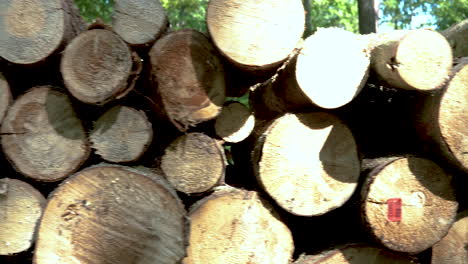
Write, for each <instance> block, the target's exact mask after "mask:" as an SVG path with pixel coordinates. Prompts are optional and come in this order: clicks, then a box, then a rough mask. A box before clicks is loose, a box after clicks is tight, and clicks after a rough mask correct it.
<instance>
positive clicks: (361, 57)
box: [282, 28, 370, 108]
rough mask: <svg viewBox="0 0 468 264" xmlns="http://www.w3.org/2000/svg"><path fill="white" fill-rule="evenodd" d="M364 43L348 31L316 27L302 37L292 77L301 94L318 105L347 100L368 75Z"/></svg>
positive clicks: (358, 90) (332, 104) (364, 41)
mask: <svg viewBox="0 0 468 264" xmlns="http://www.w3.org/2000/svg"><path fill="white" fill-rule="evenodd" d="M367 44H368V43H367V41H366V40H365V39H364V38H361V37H360V36H359V35H356V34H354V33H351V32H349V31H346V30H343V29H339V28H319V29H318V30H317V31H316V32H315V33H314V34H313V35H312V36H310V37H308V38H307V39H306V40H305V42H304V45H303V47H302V49H301V51H300V52H299V54H298V58H297V63H296V69H295V77H296V79H297V83H298V85H299V87H300V89H301V91H302V92H303V94H304V95H305V96H307V97H308V99H310V100H311V101H312V102H313V103H314V104H316V105H317V106H320V107H322V108H338V107H341V106H343V105H345V104H347V103H349V102H350V101H351V100H352V99H353V98H354V97H355V96H356V95H357V94H358V93H359V92H360V91H361V89H362V87H363V86H364V84H365V83H366V81H367V77H368V75H369V64H370V54H369V53H368V51H367ZM282 88H283V89H287V87H282Z"/></svg>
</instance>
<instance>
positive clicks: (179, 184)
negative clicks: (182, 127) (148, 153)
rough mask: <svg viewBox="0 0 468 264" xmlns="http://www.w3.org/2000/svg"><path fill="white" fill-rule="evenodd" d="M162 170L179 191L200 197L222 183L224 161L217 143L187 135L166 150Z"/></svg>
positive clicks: (209, 139) (200, 136)
mask: <svg viewBox="0 0 468 264" xmlns="http://www.w3.org/2000/svg"><path fill="white" fill-rule="evenodd" d="M161 169H162V170H163V171H164V174H165V176H166V178H167V180H168V181H169V182H170V183H171V184H172V185H173V186H174V187H175V188H176V189H177V190H178V191H181V192H184V193H188V194H191V193H201V192H205V191H208V190H210V189H211V188H213V187H214V186H215V185H217V184H219V183H222V182H223V181H224V173H225V169H226V158H225V156H224V150H223V148H222V146H221V144H219V143H218V142H217V141H216V140H214V139H212V138H210V137H208V136H206V135H204V134H202V133H189V134H186V135H183V136H181V137H179V138H177V139H176V140H174V141H173V142H172V143H171V144H170V145H169V146H168V147H167V148H166V150H165V153H164V155H163V157H162V160H161Z"/></svg>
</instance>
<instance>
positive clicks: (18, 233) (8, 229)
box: [0, 178, 46, 255]
mask: <svg viewBox="0 0 468 264" xmlns="http://www.w3.org/2000/svg"><path fill="white" fill-rule="evenodd" d="M45 203H46V200H45V198H44V196H42V194H41V193H40V192H39V191H37V190H36V189H35V188H34V187H32V186H31V185H29V184H28V183H26V182H23V181H20V180H16V179H10V178H2V179H0V230H1V232H0V255H10V254H16V253H20V252H23V251H25V250H27V249H29V248H30V247H31V245H32V244H33V243H34V241H35V239H36V236H35V235H36V234H35V233H36V225H37V223H38V221H39V218H40V217H41V215H42V212H43V209H44V207H45Z"/></svg>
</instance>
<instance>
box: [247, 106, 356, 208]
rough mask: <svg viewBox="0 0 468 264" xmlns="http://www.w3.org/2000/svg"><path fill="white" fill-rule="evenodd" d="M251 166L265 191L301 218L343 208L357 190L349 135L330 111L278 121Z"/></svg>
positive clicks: (262, 138) (353, 146)
mask: <svg viewBox="0 0 468 264" xmlns="http://www.w3.org/2000/svg"><path fill="white" fill-rule="evenodd" d="M253 165H254V171H255V173H256V175H257V178H258V180H259V182H260V184H261V185H262V186H263V188H264V189H265V191H266V192H267V193H268V194H269V195H270V196H271V197H272V198H273V199H274V200H275V201H276V202H277V203H278V204H279V205H280V206H281V207H283V208H284V209H285V210H287V211H288V212H290V213H292V214H295V215H301V216H316V215H322V214H324V213H327V212H329V211H331V210H333V209H335V208H338V207H340V206H341V205H343V204H344V203H345V202H346V201H347V200H348V199H349V198H350V197H351V195H352V194H353V192H354V190H355V189H356V186H357V182H358V178H359V171H360V162H359V159H358V153H357V149H356V143H355V141H354V137H353V135H352V134H351V131H350V130H349V129H348V128H347V126H346V125H344V124H343V123H342V122H341V121H340V120H338V119H337V118H336V117H334V116H332V115H329V114H326V113H300V114H286V115H284V116H282V117H280V118H278V119H276V120H275V121H274V122H273V123H272V124H271V125H270V126H269V127H268V128H267V129H266V130H265V132H264V133H263V135H262V136H260V138H259V139H258V140H257V143H256V146H255V149H254V152H253Z"/></svg>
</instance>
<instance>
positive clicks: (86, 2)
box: [74, 0, 114, 22]
mask: <svg viewBox="0 0 468 264" xmlns="http://www.w3.org/2000/svg"><path fill="white" fill-rule="evenodd" d="M74 2H75V4H76V5H77V6H78V8H79V9H80V14H81V16H82V17H83V18H84V20H85V21H87V22H92V21H94V20H95V19H96V18H98V17H99V18H101V19H102V20H104V21H105V22H110V21H111V18H112V13H113V12H114V0H74Z"/></svg>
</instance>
